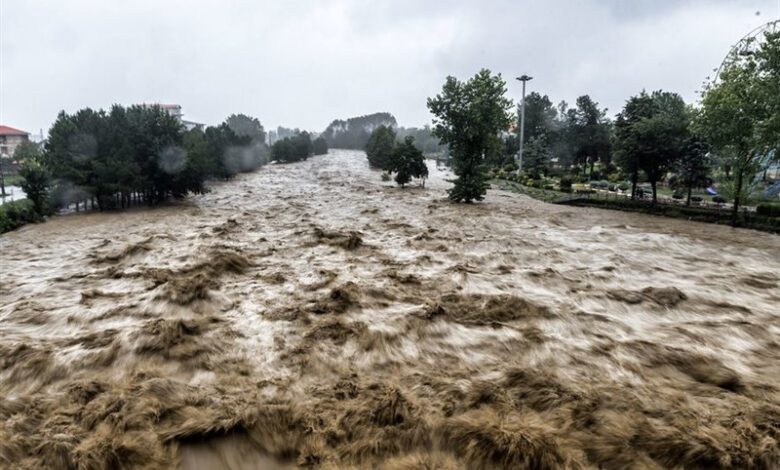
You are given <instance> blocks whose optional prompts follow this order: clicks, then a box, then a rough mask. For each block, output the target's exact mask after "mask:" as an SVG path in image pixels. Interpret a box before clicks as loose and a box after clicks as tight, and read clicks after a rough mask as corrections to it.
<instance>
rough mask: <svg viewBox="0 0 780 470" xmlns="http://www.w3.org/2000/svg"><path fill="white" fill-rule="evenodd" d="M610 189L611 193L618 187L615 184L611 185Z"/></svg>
mask: <svg viewBox="0 0 780 470" xmlns="http://www.w3.org/2000/svg"><path fill="white" fill-rule="evenodd" d="M608 189H609V190H610V191H615V190H616V189H617V186H616V185H614V184H612V183H609V188H608Z"/></svg>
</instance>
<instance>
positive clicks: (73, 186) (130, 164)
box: [41, 105, 267, 209]
mask: <svg viewBox="0 0 780 470" xmlns="http://www.w3.org/2000/svg"><path fill="white" fill-rule="evenodd" d="M248 120H249V121H252V119H251V118H248ZM255 121H256V120H255ZM253 122H254V121H253ZM258 124H259V122H258ZM263 146H264V144H263V143H261V142H258V143H257V144H256V145H253V144H252V138H251V137H250V136H248V135H245V136H239V135H237V134H236V133H235V132H233V130H232V129H231V128H230V126H229V125H228V124H227V122H225V123H222V124H220V125H219V126H214V127H208V128H206V129H205V131H201V130H198V129H193V130H191V131H185V130H184V128H183V126H182V125H181V123H180V122H179V120H178V119H177V118H176V117H174V116H171V115H169V114H168V113H167V112H166V111H165V110H163V109H161V108H160V107H158V106H152V107H145V106H131V107H129V108H125V107H122V106H118V105H115V106H112V107H111V108H110V109H109V110H108V111H104V110H98V111H95V110H92V109H90V108H85V109H82V110H80V111H77V112H76V113H75V114H67V113H64V112H61V113H60V114H59V115H58V116H57V120H56V121H55V123H54V125H53V126H52V128H51V129H50V131H49V138H48V139H47V141H46V145H45V148H44V152H43V155H42V156H41V163H42V165H43V166H45V168H46V170H47V171H48V172H49V173H50V174H51V176H52V178H53V180H54V185H55V187H54V191H53V195H54V199H55V201H54V202H55V203H57V204H60V205H68V204H71V203H73V202H76V203H78V202H80V201H86V200H93V201H94V203H96V204H97V205H98V207H99V208H101V209H105V208H113V207H126V206H128V205H130V204H131V203H133V202H138V201H141V200H143V201H146V202H159V201H161V200H163V199H164V198H166V197H168V196H173V197H182V196H184V195H186V194H187V193H189V192H194V193H202V192H204V191H205V186H204V181H205V180H206V179H207V178H229V177H231V176H233V175H235V174H236V173H237V172H241V171H251V170H253V169H255V168H257V167H259V166H260V165H262V164H264V163H265V160H266V158H267V157H266V154H267V149H265V148H264V147H263ZM77 207H78V205H77Z"/></svg>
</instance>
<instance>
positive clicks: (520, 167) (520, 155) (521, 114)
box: [517, 75, 534, 171]
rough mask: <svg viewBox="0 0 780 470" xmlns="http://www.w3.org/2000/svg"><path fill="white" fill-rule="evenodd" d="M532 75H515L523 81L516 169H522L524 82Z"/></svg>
mask: <svg viewBox="0 0 780 470" xmlns="http://www.w3.org/2000/svg"><path fill="white" fill-rule="evenodd" d="M533 78H534V77H529V76H528V75H522V76H520V77H517V79H518V80H520V81H521V82H523V101H522V104H521V105H520V153H519V154H518V158H517V170H518V171H520V170H522V169H523V144H524V143H525V82H528V81H531V80H533Z"/></svg>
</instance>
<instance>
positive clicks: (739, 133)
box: [697, 55, 777, 225]
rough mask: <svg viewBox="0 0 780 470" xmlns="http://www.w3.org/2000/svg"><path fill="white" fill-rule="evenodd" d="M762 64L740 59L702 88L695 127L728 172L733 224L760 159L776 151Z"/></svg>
mask: <svg viewBox="0 0 780 470" xmlns="http://www.w3.org/2000/svg"><path fill="white" fill-rule="evenodd" d="M761 68H762V64H761V62H760V61H759V60H757V58H756V57H755V56H753V55H748V56H743V57H741V59H740V60H739V61H737V62H734V63H733V64H732V65H731V66H729V67H727V68H726V69H725V70H723V71H722V72H721V75H720V80H719V81H718V82H717V83H715V84H714V85H711V86H708V87H706V88H705V90H704V93H703V96H702V108H701V112H700V114H699V119H698V120H697V123H698V126H699V128H700V129H701V131H702V132H703V134H704V135H705V136H706V137H707V140H708V141H709V142H710V143H711V144H712V146H713V148H714V149H715V150H716V151H717V153H718V154H719V157H720V158H721V159H722V160H724V161H725V163H726V164H727V165H728V166H729V168H730V170H731V175H732V176H731V178H732V182H733V184H731V185H730V186H731V187H732V188H733V191H731V192H732V194H733V199H734V205H733V209H732V224H734V225H736V223H737V215H738V213H739V206H740V205H741V203H742V202H743V201H744V200H745V198H746V191H745V189H746V188H747V187H748V185H749V183H750V181H752V179H753V177H754V176H755V174H756V173H757V172H758V171H760V169H761V163H762V158H763V157H764V156H765V155H766V154H767V153H768V152H769V150H771V149H772V148H776V147H777V144H776V143H773V142H772V140H774V139H773V138H771V137H769V135H768V134H767V132H765V131H766V130H767V127H771V126H768V124H770V123H771V122H772V119H773V116H772V112H773V109H772V106H771V102H772V100H774V99H776V98H772V97H769V96H767V95H766V93H767V90H769V89H771V88H772V87H773V85H767V84H765V83H764V79H765V77H764V76H763V75H762V73H761Z"/></svg>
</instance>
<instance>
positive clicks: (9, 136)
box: [0, 124, 30, 158]
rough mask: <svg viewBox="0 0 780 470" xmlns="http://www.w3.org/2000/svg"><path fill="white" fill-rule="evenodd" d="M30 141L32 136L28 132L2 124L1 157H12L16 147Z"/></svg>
mask: <svg viewBox="0 0 780 470" xmlns="http://www.w3.org/2000/svg"><path fill="white" fill-rule="evenodd" d="M29 140H30V134H29V133H28V132H24V131H20V130H19V129H14V128H13V127H8V126H3V125H2V124H0V157H4V158H10V157H12V156H13V154H14V150H16V147H17V146H18V145H19V144H21V143H22V142H26V141H29Z"/></svg>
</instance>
